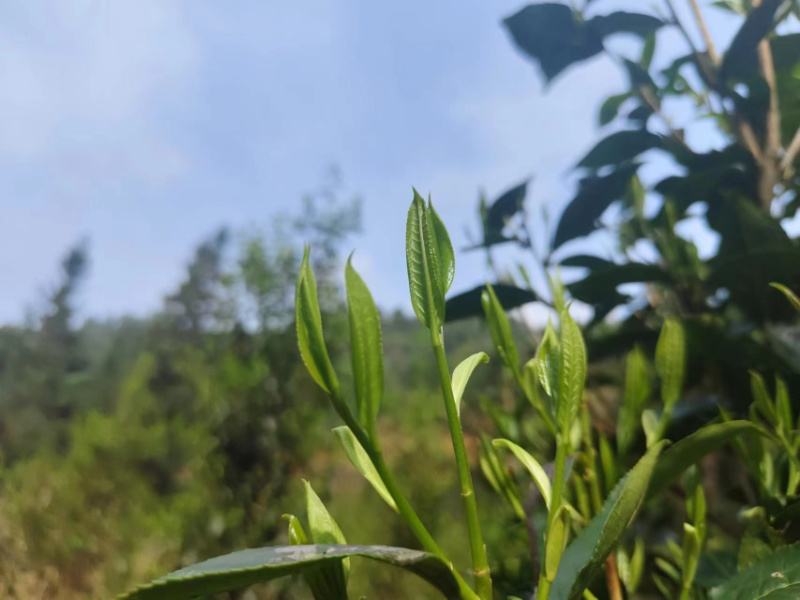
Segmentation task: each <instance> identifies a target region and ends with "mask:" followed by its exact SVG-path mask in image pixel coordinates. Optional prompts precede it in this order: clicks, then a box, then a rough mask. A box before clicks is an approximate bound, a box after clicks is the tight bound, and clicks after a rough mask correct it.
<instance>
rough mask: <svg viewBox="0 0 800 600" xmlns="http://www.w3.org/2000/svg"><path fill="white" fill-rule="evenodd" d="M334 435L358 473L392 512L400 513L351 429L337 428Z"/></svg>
mask: <svg viewBox="0 0 800 600" xmlns="http://www.w3.org/2000/svg"><path fill="white" fill-rule="evenodd" d="M333 433H334V434H335V435H336V437H337V438H338V439H339V443H341V444H342V448H344V452H345V454H347V458H349V459H350V462H351V463H352V464H353V466H354V467H355V468H356V469H358V472H359V473H361V474H362V475H363V476H364V478H365V479H366V480H367V481H369V483H370V485H371V486H372V487H373V488H375V491H376V492H378V494H380V497H381V498H383V500H384V502H386V504H388V505H389V506H390V507H391V508H392V510H394V511H395V512H398V510H397V505H396V504H395V502H394V499H393V498H392V495H391V494H390V493H389V490H387V489H386V486H385V485H384V483H383V480H382V479H381V477H380V475H378V471H376V470H375V466H374V465H373V464H372V461H371V460H370V458H369V455H367V452H366V450H364V447H363V446H362V445H361V444H360V443H359V442H358V440H357V439H356V436H355V435H354V434H353V432H352V431H351V430H350V428H349V427H346V426H344V425H343V426H342V427H336V428H335V429H334V430H333Z"/></svg>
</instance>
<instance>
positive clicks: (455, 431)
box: [431, 329, 492, 600]
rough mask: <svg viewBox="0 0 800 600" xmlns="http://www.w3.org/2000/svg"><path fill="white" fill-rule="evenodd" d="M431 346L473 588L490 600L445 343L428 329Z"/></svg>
mask: <svg viewBox="0 0 800 600" xmlns="http://www.w3.org/2000/svg"><path fill="white" fill-rule="evenodd" d="M431 342H432V344H433V352H434V354H435V356H436V366H437V367H438V369H439V381H440V382H441V385H442V394H443V396H444V406H445V411H446V412H447V424H448V425H449V426H450V437H451V439H452V441H453V452H454V453H455V456H456V465H457V466H458V478H459V480H460V482H461V496H462V498H463V499H464V511H465V512H466V515H467V529H468V530H469V546H470V551H471V553H472V571H473V574H474V576H475V587H476V589H477V592H478V596H479V597H480V598H481V600H491V598H492V577H491V573H490V571H489V560H488V558H487V557H486V546H485V545H484V543H483V538H482V537H481V527H480V522H479V520H478V503H477V501H476V500H475V489H474V487H473V485H472V473H470V469H469V461H468V459H467V448H466V446H465V444H464V432H463V431H462V430H461V419H460V418H459V416H458V408H457V407H456V401H455V398H454V396H453V386H452V382H451V380H450V370H449V369H448V367H447V356H446V355H445V353H444V339H443V336H442V332H441V330H440V329H439V330H435V329H431Z"/></svg>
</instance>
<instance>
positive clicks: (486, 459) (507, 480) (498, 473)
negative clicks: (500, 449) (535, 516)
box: [478, 433, 525, 520]
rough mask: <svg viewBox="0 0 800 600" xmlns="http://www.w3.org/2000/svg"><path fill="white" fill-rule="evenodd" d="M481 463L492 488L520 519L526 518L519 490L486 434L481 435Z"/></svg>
mask: <svg viewBox="0 0 800 600" xmlns="http://www.w3.org/2000/svg"><path fill="white" fill-rule="evenodd" d="M480 440H481V444H480V452H479V455H478V457H479V461H480V467H481V471H482V472H483V475H484V476H485V477H486V480H487V481H488V482H489V485H490V486H492V489H493V490H494V491H496V492H497V493H498V494H500V495H501V496H503V498H505V499H506V502H508V504H509V505H510V506H511V509H512V510H513V511H514V514H515V515H516V516H517V518H518V519H520V520H522V519H524V518H525V511H524V510H523V508H522V502H520V498H519V490H518V489H517V485H516V483H515V482H514V480H513V479H512V477H511V475H510V473H509V472H508V469H506V467H505V465H504V464H502V463H501V462H500V456H499V455H498V453H497V449H496V448H495V447H494V446H493V445H492V440H491V439H489V436H487V435H486V434H485V433H481V434H480Z"/></svg>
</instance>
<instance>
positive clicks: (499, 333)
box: [481, 283, 519, 369]
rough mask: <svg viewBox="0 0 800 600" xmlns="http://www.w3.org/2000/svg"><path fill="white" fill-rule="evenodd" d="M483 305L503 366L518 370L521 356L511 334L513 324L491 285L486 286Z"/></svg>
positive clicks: (482, 297)
mask: <svg viewBox="0 0 800 600" xmlns="http://www.w3.org/2000/svg"><path fill="white" fill-rule="evenodd" d="M481 304H482V305H483V312H484V313H485V314H486V320H487V321H488V323H489V333H490V334H491V336H492V341H493V342H494V345H495V347H496V348H497V353H498V354H499V355H500V358H501V359H502V360H503V364H505V365H506V366H507V367H510V368H512V369H516V368H518V365H519V354H517V346H516V344H514V336H513V335H512V333H511V322H510V321H509V320H508V315H506V312H505V311H504V310H503V306H502V305H501V304H500V301H499V300H498V299H497V295H496V294H495V293H494V288H493V287H492V286H491V284H488V283H487V284H486V289H485V290H484V291H483V293H482V294H481Z"/></svg>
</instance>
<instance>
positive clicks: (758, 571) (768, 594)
mask: <svg viewBox="0 0 800 600" xmlns="http://www.w3.org/2000/svg"><path fill="white" fill-rule="evenodd" d="M798 593H800V544H793V545H791V546H785V547H783V548H781V549H779V550H777V551H776V552H775V553H774V554H772V555H771V556H769V557H767V558H765V559H764V560H761V561H759V562H757V563H755V564H754V565H752V566H751V567H749V568H747V569H745V570H744V571H742V572H740V573H739V574H738V575H736V576H735V577H733V578H732V579H729V580H728V581H726V582H725V583H724V584H723V585H721V586H719V587H717V588H714V589H713V590H712V592H711V598H712V599H714V600H754V599H756V598H757V599H759V600H791V599H792V598H798V597H799V596H798Z"/></svg>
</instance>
